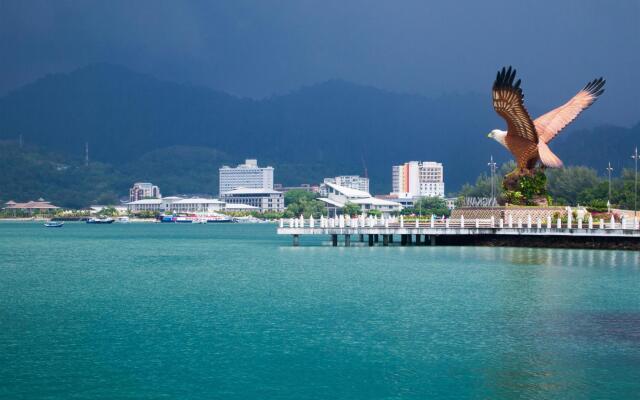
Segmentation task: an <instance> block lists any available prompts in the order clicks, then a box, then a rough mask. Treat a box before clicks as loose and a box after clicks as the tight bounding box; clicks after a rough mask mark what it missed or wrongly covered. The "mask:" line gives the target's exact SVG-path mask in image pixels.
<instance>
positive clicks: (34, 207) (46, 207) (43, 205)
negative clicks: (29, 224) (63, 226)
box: [4, 199, 60, 214]
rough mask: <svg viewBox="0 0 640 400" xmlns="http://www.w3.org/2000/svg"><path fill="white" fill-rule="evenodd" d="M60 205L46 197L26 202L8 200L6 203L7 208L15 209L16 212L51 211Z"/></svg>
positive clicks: (5, 207)
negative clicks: (45, 198) (55, 204)
mask: <svg viewBox="0 0 640 400" xmlns="http://www.w3.org/2000/svg"><path fill="white" fill-rule="evenodd" d="M59 208H60V207H58V206H54V205H53V204H51V202H49V201H45V200H44V199H38V200H36V201H33V200H32V201H28V202H26V203H16V202H15V201H12V200H10V201H8V202H6V203H5V204H4V209H5V210H13V211H14V212H15V213H17V212H18V211H20V212H26V213H29V214H33V213H49V212H54V211H55V210H58V209H59Z"/></svg>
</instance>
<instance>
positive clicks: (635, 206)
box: [631, 146, 638, 221]
mask: <svg viewBox="0 0 640 400" xmlns="http://www.w3.org/2000/svg"><path fill="white" fill-rule="evenodd" d="M631 158H633V160H634V161H635V164H636V173H635V176H634V184H633V190H634V195H633V218H634V221H635V219H636V218H637V215H636V214H637V212H638V146H636V150H635V151H634V152H633V154H632V155H631Z"/></svg>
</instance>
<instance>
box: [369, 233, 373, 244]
mask: <svg viewBox="0 0 640 400" xmlns="http://www.w3.org/2000/svg"><path fill="white" fill-rule="evenodd" d="M369 246H373V235H369Z"/></svg>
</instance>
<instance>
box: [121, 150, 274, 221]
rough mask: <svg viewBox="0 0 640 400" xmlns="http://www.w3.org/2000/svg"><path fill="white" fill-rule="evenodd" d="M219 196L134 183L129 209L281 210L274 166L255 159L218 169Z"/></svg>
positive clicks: (171, 210) (175, 210)
mask: <svg viewBox="0 0 640 400" xmlns="http://www.w3.org/2000/svg"><path fill="white" fill-rule="evenodd" d="M219 179H220V196H219V199H213V198H201V197H195V198H183V197H178V196H171V197H162V196H161V195H160V189H159V188H158V187H157V186H154V185H152V184H151V183H147V182H144V183H140V182H139V183H136V184H134V185H133V187H132V188H131V189H130V190H129V194H130V196H129V198H130V201H129V203H127V207H128V208H129V211H131V212H141V211H153V212H176V213H180V212H205V213H206V212H216V211H259V212H270V211H284V194H283V193H282V192H279V191H276V190H273V167H259V166H258V161H257V160H255V159H249V160H246V161H245V163H244V164H240V165H238V166H237V167H235V168H232V167H229V166H223V167H222V168H220V169H219Z"/></svg>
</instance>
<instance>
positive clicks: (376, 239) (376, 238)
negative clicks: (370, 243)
mask: <svg viewBox="0 0 640 400" xmlns="http://www.w3.org/2000/svg"><path fill="white" fill-rule="evenodd" d="M379 236H380V235H373V240H374V241H375V242H376V243H378V242H380V237H379Z"/></svg>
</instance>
